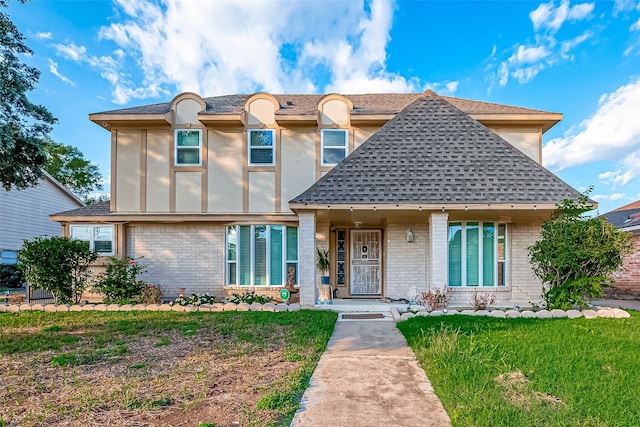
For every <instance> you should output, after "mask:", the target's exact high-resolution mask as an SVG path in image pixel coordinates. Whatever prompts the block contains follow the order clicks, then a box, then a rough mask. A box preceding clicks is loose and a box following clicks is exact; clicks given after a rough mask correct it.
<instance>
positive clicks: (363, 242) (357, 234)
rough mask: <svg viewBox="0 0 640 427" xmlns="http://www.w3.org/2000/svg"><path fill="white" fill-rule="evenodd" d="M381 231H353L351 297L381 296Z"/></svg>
mask: <svg viewBox="0 0 640 427" xmlns="http://www.w3.org/2000/svg"><path fill="white" fill-rule="evenodd" d="M381 234H382V233H381V232H380V230H351V295H353V296H359V295H362V296H365V295H381V294H382V282H381V276H382V275H381V274H380V273H381V271H380V270H381V265H382V264H381V261H382V259H381V258H382V247H381V246H382V245H381V243H382V236H381Z"/></svg>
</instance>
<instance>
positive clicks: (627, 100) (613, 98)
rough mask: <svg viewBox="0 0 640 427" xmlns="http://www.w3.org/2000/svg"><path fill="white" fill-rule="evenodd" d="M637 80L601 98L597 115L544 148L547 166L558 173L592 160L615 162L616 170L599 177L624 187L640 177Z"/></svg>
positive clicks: (638, 93) (639, 99)
mask: <svg viewBox="0 0 640 427" xmlns="http://www.w3.org/2000/svg"><path fill="white" fill-rule="evenodd" d="M638 117H640V79H637V80H635V81H633V82H631V83H629V84H628V85H625V86H622V87H620V88H618V89H617V90H616V91H615V92H612V93H610V94H605V95H603V96H601V97H600V100H599V106H598V109H597V110H596V112H595V113H594V114H593V115H592V116H591V117H589V118H588V119H586V120H584V121H583V122H582V123H581V124H580V125H579V126H578V127H577V128H576V129H571V130H570V131H569V133H568V134H567V135H565V136H563V137H562V138H555V139H552V140H550V141H548V142H547V143H546V144H545V146H544V148H543V160H544V163H545V165H546V166H547V167H549V168H552V169H554V170H556V171H560V170H562V169H565V168H569V167H572V166H578V165H582V164H585V163H590V162H594V161H607V160H609V161H616V162H618V164H619V167H618V168H616V170H613V171H606V172H603V173H601V174H600V175H599V178H600V179H601V180H602V181H604V182H607V183H611V184H613V185H620V186H623V185H626V184H627V183H629V182H630V181H631V180H633V179H635V178H636V177H638V176H640V120H638Z"/></svg>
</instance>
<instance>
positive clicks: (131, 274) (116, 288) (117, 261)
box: [93, 257, 147, 302]
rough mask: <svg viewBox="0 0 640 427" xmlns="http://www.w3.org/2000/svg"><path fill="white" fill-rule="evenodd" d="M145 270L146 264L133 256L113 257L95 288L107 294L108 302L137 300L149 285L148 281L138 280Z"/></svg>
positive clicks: (99, 277)
mask: <svg viewBox="0 0 640 427" xmlns="http://www.w3.org/2000/svg"><path fill="white" fill-rule="evenodd" d="M145 271H147V270H146V268H145V266H143V265H142V264H139V263H138V262H137V261H136V260H135V259H133V258H131V257H122V258H115V257H111V258H109V264H107V265H106V266H105V271H104V273H101V274H100V275H99V276H98V280H96V282H95V284H94V285H93V288H94V289H95V290H96V291H97V292H100V293H101V294H103V295H104V296H105V301H106V302H116V301H130V300H136V299H138V298H140V295H141V294H142V291H143V290H144V289H145V288H146V287H147V284H146V282H144V281H142V280H138V275H140V274H142V273H144V272H145Z"/></svg>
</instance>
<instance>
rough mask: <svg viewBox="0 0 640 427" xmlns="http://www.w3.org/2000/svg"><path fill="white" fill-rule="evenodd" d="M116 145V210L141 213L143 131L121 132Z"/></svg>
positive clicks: (118, 133)
mask: <svg viewBox="0 0 640 427" xmlns="http://www.w3.org/2000/svg"><path fill="white" fill-rule="evenodd" d="M116 144H117V148H116V182H115V185H116V210H117V211H118V212H139V211H140V144H141V131H139V130H128V131H122V130H119V131H118V132H117V141H116Z"/></svg>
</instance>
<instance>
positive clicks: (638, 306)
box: [592, 299, 640, 311]
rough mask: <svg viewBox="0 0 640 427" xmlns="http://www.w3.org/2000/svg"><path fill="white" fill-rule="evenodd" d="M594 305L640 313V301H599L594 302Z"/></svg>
mask: <svg viewBox="0 0 640 427" xmlns="http://www.w3.org/2000/svg"><path fill="white" fill-rule="evenodd" d="M592 304H593V305H597V306H601V307H613V308H622V309H627V310H637V311H640V301H638V300H633V299H629V300H625V299H598V300H593V301H592Z"/></svg>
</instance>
